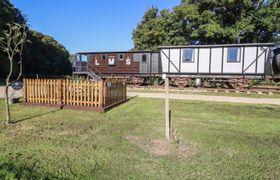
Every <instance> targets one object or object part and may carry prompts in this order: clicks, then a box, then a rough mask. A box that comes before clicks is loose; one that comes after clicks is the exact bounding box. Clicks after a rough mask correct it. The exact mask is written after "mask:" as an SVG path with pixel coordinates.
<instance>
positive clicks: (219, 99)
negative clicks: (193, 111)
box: [128, 92, 280, 105]
mask: <svg viewBox="0 0 280 180" xmlns="http://www.w3.org/2000/svg"><path fill="white" fill-rule="evenodd" d="M128 96H138V97H142V98H164V97H165V94H164V93H142V92H128ZM169 97H170V99H179V100H194V101H195V100H197V101H213V102H233V103H247V104H271V105H280V99H276V98H273V99H272V98H261V99H260V98H244V97H229V96H208V95H193V94H189V95H188V94H172V93H171V94H169Z"/></svg>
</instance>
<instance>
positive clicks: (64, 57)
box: [0, 0, 72, 78]
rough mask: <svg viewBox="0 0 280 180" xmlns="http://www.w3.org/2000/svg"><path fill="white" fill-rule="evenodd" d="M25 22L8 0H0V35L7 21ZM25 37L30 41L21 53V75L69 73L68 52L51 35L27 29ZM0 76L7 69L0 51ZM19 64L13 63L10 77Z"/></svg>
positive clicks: (19, 12)
mask: <svg viewBox="0 0 280 180" xmlns="http://www.w3.org/2000/svg"><path fill="white" fill-rule="evenodd" d="M12 22H16V23H19V24H26V18H25V17H24V16H23V15H22V13H21V11H20V10H18V9H17V8H15V7H14V6H13V5H12V4H11V3H10V1H9V0H1V1H0V37H2V36H3V34H1V33H2V32H3V30H5V29H6V28H7V27H6V25H7V23H12ZM27 39H28V40H29V41H30V42H31V43H28V44H26V45H25V48H24V53H23V75H25V76H30V75H35V74H39V75H45V76H46V75H51V76H60V75H71V73H72V67H71V63H70V61H69V52H68V51H67V50H66V49H65V47H64V46H63V45H61V44H59V43H58V42H57V41H56V40H54V39H53V38H52V37H50V36H47V35H44V34H42V33H39V32H36V31H33V30H29V31H28V37H27ZM0 64H1V66H0V78H5V77H6V76H7V74H8V71H9V63H8V59H7V58H6V54H5V53H3V52H1V51H0ZM18 69H19V66H18V64H17V63H15V64H14V70H13V75H12V77H15V76H16V75H17V74H18Z"/></svg>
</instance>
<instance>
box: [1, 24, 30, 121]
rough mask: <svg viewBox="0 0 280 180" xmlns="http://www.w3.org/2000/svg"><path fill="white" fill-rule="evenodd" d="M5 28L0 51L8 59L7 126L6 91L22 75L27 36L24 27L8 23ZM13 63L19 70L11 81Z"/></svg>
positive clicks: (8, 110) (8, 113)
mask: <svg viewBox="0 0 280 180" xmlns="http://www.w3.org/2000/svg"><path fill="white" fill-rule="evenodd" d="M7 27H8V29H7V30H5V31H3V34H4V38H0V49H1V50H2V51H3V52H5V53H6V54H7V57H8V59H9V74H8V75H7V78H6V85H5V106H6V121H5V124H6V125H8V124H9V123H10V120H11V114H10V107H9V94H8V90H9V86H10V85H11V84H12V83H13V82H15V81H17V80H19V78H20V76H21V74H22V53H23V47H24V43H25V42H26V36H27V27H26V26H25V25H22V24H18V23H12V24H10V23H8V24H7ZM14 63H18V64H19V67H20V68H19V69H20V70H19V74H18V76H17V78H16V79H15V80H14V81H11V76H12V73H13V69H14V68H13V65H14Z"/></svg>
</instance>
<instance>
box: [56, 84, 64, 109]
mask: <svg viewBox="0 0 280 180" xmlns="http://www.w3.org/2000/svg"><path fill="white" fill-rule="evenodd" d="M62 89H63V88H62V80H61V79H58V80H57V104H58V105H59V106H60V107H62Z"/></svg>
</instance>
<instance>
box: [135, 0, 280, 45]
mask: <svg viewBox="0 0 280 180" xmlns="http://www.w3.org/2000/svg"><path fill="white" fill-rule="evenodd" d="M279 18H280V1H278V0H268V1H262V0H239V1H232V0H223V1H218V0H203V1H197V0H183V1H182V3H181V4H180V5H178V6H176V7H174V9H173V11H172V12H169V11H168V10H166V9H164V10H162V11H161V12H159V10H158V9H157V8H154V7H153V8H150V9H148V11H147V12H146V14H145V15H144V17H143V19H142V21H141V22H140V23H139V24H138V26H137V28H136V29H135V30H134V32H133V40H134V44H135V49H138V50H143V49H156V48H157V46H159V45H186V44H197V43H198V44H221V43H237V42H238V40H240V42H241V43H254V42H255V43H257V42H260V43H261V42H272V41H274V42H276V41H279V33H280V21H279Z"/></svg>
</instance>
